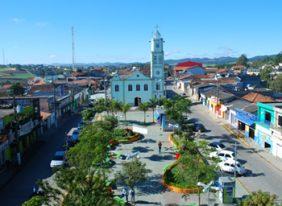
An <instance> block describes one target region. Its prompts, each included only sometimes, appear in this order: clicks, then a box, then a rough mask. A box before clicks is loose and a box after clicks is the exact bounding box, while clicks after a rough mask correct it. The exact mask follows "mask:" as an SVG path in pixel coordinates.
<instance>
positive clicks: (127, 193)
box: [121, 187, 135, 203]
mask: <svg viewBox="0 0 282 206" xmlns="http://www.w3.org/2000/svg"><path fill="white" fill-rule="evenodd" d="M121 196H122V197H125V200H126V202H128V198H129V196H130V197H131V199H130V201H131V202H132V203H134V202H135V191H134V190H133V189H132V188H131V189H130V190H129V191H128V188H127V187H124V188H123V189H122V192H121Z"/></svg>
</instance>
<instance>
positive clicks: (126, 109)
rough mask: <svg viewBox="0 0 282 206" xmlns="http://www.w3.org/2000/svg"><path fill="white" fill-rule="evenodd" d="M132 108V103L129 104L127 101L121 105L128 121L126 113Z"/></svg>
mask: <svg viewBox="0 0 282 206" xmlns="http://www.w3.org/2000/svg"><path fill="white" fill-rule="evenodd" d="M130 108H131V106H130V104H127V103H125V104H122V105H121V110H122V112H123V114H124V120H125V121H126V113H127V112H128V111H129V110H130Z"/></svg>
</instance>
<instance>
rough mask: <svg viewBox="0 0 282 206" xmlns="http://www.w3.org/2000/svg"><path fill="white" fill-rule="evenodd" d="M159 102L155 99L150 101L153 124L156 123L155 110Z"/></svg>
mask: <svg viewBox="0 0 282 206" xmlns="http://www.w3.org/2000/svg"><path fill="white" fill-rule="evenodd" d="M158 101H159V100H158V99H157V98H155V97H154V98H152V99H150V100H149V107H150V108H152V110H153V122H155V120H154V113H155V108H156V106H157V105H158Z"/></svg>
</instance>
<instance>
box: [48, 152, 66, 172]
mask: <svg viewBox="0 0 282 206" xmlns="http://www.w3.org/2000/svg"><path fill="white" fill-rule="evenodd" d="M64 164H65V151H57V152H56V153H55V156H54V158H53V159H52V161H51V163H50V167H51V168H55V167H61V166H63V165H64Z"/></svg>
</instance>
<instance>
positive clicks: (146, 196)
mask: <svg viewBox="0 0 282 206" xmlns="http://www.w3.org/2000/svg"><path fill="white" fill-rule="evenodd" d="M119 119H120V120H123V117H122V116H121V115H119ZM146 119H147V122H149V121H150V122H151V121H152V112H151V111H149V112H147V115H146ZM127 120H134V121H136V120H137V121H141V122H142V121H143V112H139V111H134V112H129V113H128V114H127ZM147 128H148V134H147V135H145V137H144V138H143V139H142V140H139V141H137V142H134V143H132V144H124V145H120V146H118V147H117V149H116V151H118V152H120V153H122V154H128V153H132V152H137V151H139V152H140V155H139V156H140V160H141V161H142V162H145V163H146V165H147V168H148V169H150V170H151V171H152V172H151V173H150V174H149V178H148V180H147V181H146V182H144V183H142V184H140V186H139V187H138V188H137V192H136V205H189V203H197V200H198V196H197V195H191V196H190V197H189V199H188V200H187V201H185V199H184V198H182V194H177V193H174V192H170V191H169V190H167V189H166V188H164V187H163V186H162V185H161V178H162V174H163V172H164V168H165V167H166V166H167V165H169V164H171V163H172V162H174V161H175V155H174V151H173V147H172V145H170V143H169V141H168V138H167V135H168V134H169V133H167V132H166V133H164V132H163V131H162V130H161V129H160V126H159V125H157V124H151V125H149V126H148V127H147ZM159 141H161V142H162V145H163V148H162V152H161V154H159V152H158V142H159ZM123 161H125V160H117V164H116V165H115V166H114V171H119V170H120V169H121V164H122V162H123ZM118 190H119V191H120V190H121V188H118ZM202 196H203V197H202V199H203V202H206V201H205V199H206V198H205V196H207V195H202Z"/></svg>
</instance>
